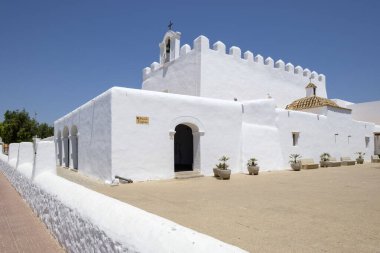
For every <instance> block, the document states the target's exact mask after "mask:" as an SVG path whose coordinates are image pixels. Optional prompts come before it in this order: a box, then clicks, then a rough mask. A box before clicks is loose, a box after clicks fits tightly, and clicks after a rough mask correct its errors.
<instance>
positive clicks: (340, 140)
mask: <svg viewBox="0 0 380 253" xmlns="http://www.w3.org/2000/svg"><path fill="white" fill-rule="evenodd" d="M277 112H278V123H277V125H278V128H279V130H280V140H281V149H282V152H283V157H284V160H287V159H288V156H289V154H292V153H298V154H301V155H302V156H303V157H304V158H313V159H314V161H316V162H317V161H319V160H320V158H319V156H320V154H322V153H324V152H328V153H330V154H331V155H332V156H333V157H336V158H337V159H340V157H341V156H350V157H351V158H356V156H357V155H356V154H355V153H356V152H365V153H366V156H365V159H366V160H369V159H370V155H371V154H373V152H374V149H373V147H374V144H373V141H374V137H373V132H374V130H375V125H374V124H373V123H368V122H367V123H366V122H358V121H354V120H351V119H350V118H348V117H347V116H346V115H342V114H339V113H336V114H335V115H334V114H333V112H329V116H328V117H326V116H324V115H316V114H310V113H305V112H296V111H287V110H282V109H277ZM292 132H299V140H298V145H297V146H293V142H292ZM335 134H337V135H335ZM349 136H351V137H349ZM366 136H367V137H370V143H369V145H368V147H366V144H365V137H366Z"/></svg>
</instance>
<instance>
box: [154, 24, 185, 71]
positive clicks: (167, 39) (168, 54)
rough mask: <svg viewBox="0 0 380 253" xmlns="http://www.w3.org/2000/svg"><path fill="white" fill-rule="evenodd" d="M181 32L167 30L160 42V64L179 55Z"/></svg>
mask: <svg viewBox="0 0 380 253" xmlns="http://www.w3.org/2000/svg"><path fill="white" fill-rule="evenodd" d="M180 38H181V33H180V32H175V31H173V30H169V31H167V32H166V33H165V35H164V38H163V39H162V42H161V43H160V45H159V46H160V64H161V65H164V64H165V63H168V62H171V61H174V60H175V59H177V58H178V57H179V51H180Z"/></svg>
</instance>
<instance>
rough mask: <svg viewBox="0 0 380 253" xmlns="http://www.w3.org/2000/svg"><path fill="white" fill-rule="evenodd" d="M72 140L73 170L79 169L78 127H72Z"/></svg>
mask: <svg viewBox="0 0 380 253" xmlns="http://www.w3.org/2000/svg"><path fill="white" fill-rule="evenodd" d="M70 133H71V134H70V137H71V138H70V139H71V159H72V166H73V169H76V170H77V169H78V128H77V127H76V126H72V127H71V132H70Z"/></svg>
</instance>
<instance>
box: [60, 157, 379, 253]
mask: <svg viewBox="0 0 380 253" xmlns="http://www.w3.org/2000/svg"><path fill="white" fill-rule="evenodd" d="M59 174H60V175H61V176H63V177H65V178H68V179H69V180H71V181H74V182H79V183H80V184H82V185H84V186H86V187H88V188H91V189H93V190H96V191H98V192H101V193H103V194H106V195H109V196H111V197H113V198H116V199H119V200H121V201H125V202H127V203H130V204H132V205H134V206H137V207H139V208H142V209H144V210H147V211H149V212H152V213H155V214H157V215H160V216H162V217H165V218H168V219H170V220H173V221H174V222H177V223H179V224H182V225H184V226H186V227H190V228H192V229H194V230H197V231H199V232H202V233H205V234H208V235H211V236H213V237H216V238H218V239H220V240H222V241H225V242H227V243H231V244H233V245H236V246H239V247H241V248H243V249H246V250H249V251H251V252H375V253H376V252H380V164H378V165H375V164H365V165H356V166H350V167H336V168H320V169H316V170H307V171H300V172H295V171H281V172H266V173H260V175H259V176H249V175H245V174H237V175H232V178H231V180H229V181H220V180H216V179H215V178H212V177H203V178H196V179H188V180H166V181H154V182H144V183H133V184H128V185H120V186H115V187H110V186H107V185H104V184H102V183H99V182H97V181H94V180H91V179H89V178H87V177H84V176H82V175H80V173H75V172H71V171H68V170H64V169H59Z"/></svg>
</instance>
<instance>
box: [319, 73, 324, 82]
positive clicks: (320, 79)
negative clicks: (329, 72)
mask: <svg viewBox="0 0 380 253" xmlns="http://www.w3.org/2000/svg"><path fill="white" fill-rule="evenodd" d="M325 80H326V76H325V75H324V74H319V75H318V81H320V82H325Z"/></svg>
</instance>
